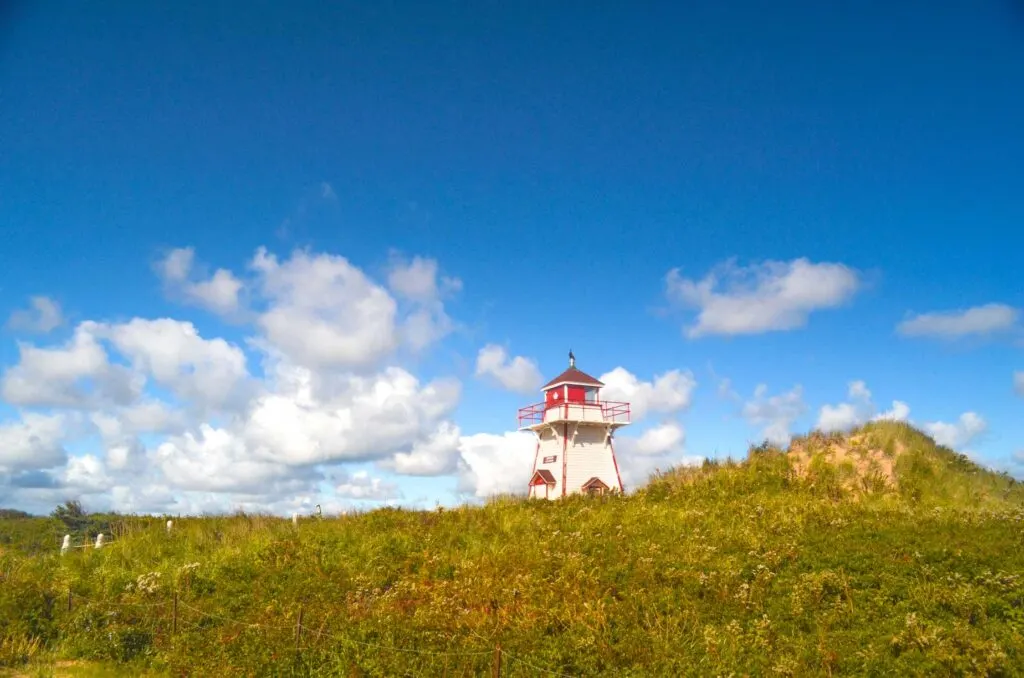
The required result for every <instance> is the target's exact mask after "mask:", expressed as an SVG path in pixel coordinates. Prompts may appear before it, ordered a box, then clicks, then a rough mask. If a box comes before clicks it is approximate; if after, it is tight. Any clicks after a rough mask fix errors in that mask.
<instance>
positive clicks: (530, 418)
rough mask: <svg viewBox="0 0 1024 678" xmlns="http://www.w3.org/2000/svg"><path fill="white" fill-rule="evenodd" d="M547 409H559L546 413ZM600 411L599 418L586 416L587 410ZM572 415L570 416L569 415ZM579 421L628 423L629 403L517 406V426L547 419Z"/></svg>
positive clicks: (567, 403) (563, 403)
mask: <svg viewBox="0 0 1024 678" xmlns="http://www.w3.org/2000/svg"><path fill="white" fill-rule="evenodd" d="M548 410H561V411H560V412H552V413H551V415H550V416H545V415H547V412H548ZM597 410H600V412H601V419H597V418H591V417H589V416H587V413H588V412H589V411H597ZM570 415H572V416H570ZM575 418H579V419H580V421H603V422H604V423H606V424H628V423H629V403H620V402H615V401H602V402H597V403H592V402H560V403H547V402H544V403H535V404H533V405H528V406H526V407H521V408H519V428H524V427H526V426H533V425H534V424H541V423H543V422H544V421H545V420H547V421H560V420H562V419H575Z"/></svg>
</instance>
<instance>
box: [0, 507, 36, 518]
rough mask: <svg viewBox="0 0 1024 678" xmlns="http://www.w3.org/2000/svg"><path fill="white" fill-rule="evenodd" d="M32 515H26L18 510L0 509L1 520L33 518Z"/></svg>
mask: <svg viewBox="0 0 1024 678" xmlns="http://www.w3.org/2000/svg"><path fill="white" fill-rule="evenodd" d="M31 517H32V514H31V513H25V512H24V511H19V510H18V509H11V508H0V518H31Z"/></svg>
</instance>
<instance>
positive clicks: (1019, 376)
mask: <svg viewBox="0 0 1024 678" xmlns="http://www.w3.org/2000/svg"><path fill="white" fill-rule="evenodd" d="M1013 389H1014V390H1015V391H1017V395H1021V396H1024V372H1014V373H1013Z"/></svg>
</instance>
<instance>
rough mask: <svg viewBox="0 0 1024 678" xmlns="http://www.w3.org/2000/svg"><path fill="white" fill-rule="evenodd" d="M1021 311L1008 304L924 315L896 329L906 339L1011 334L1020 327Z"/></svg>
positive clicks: (917, 316) (901, 324)
mask: <svg viewBox="0 0 1024 678" xmlns="http://www.w3.org/2000/svg"><path fill="white" fill-rule="evenodd" d="M1019 317H1020V311H1019V310H1017V309H1016V308H1013V307H1012V306H1007V305H1006V304H985V305H983V306H975V307H973V308H967V309H958V310H953V311H938V312H932V313H921V314H918V315H915V316H911V317H910V318H907V319H906V320H904V321H902V322H901V323H899V324H898V325H897V326H896V332H897V333H899V334H901V335H903V336H905V337H939V338H945V339H955V338H957V337H964V336H969V335H989V334H995V333H997V332H1004V331H1006V330H1010V329H1012V328H1013V327H1014V325H1016V324H1017V319H1018V318H1019Z"/></svg>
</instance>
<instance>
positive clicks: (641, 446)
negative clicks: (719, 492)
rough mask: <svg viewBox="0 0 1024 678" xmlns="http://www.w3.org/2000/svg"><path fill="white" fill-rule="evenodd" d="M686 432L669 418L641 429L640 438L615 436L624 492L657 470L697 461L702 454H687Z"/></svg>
mask: <svg viewBox="0 0 1024 678" xmlns="http://www.w3.org/2000/svg"><path fill="white" fill-rule="evenodd" d="M685 447H686V431H685V430H684V429H683V427H682V425H681V424H679V423H678V422H674V421H668V422H664V423H662V424H659V425H657V426H654V427H652V428H649V429H647V430H646V431H644V432H643V433H642V434H641V435H640V436H639V437H627V436H617V437H616V445H615V455H616V458H617V460H618V463H619V472H620V474H621V476H622V484H623V486H624V487H625V490H626V491H627V492H630V491H632V490H635V489H636V488H638V487H640V486H642V485H644V484H645V483H646V482H647V480H648V479H649V478H650V476H651V474H652V473H653V472H654V471H655V470H658V469H661V470H666V469H668V468H671V467H677V466H693V465H695V464H700V463H701V462H702V461H703V459H704V458H703V457H701V456H698V455H687V454H686V450H685Z"/></svg>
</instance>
